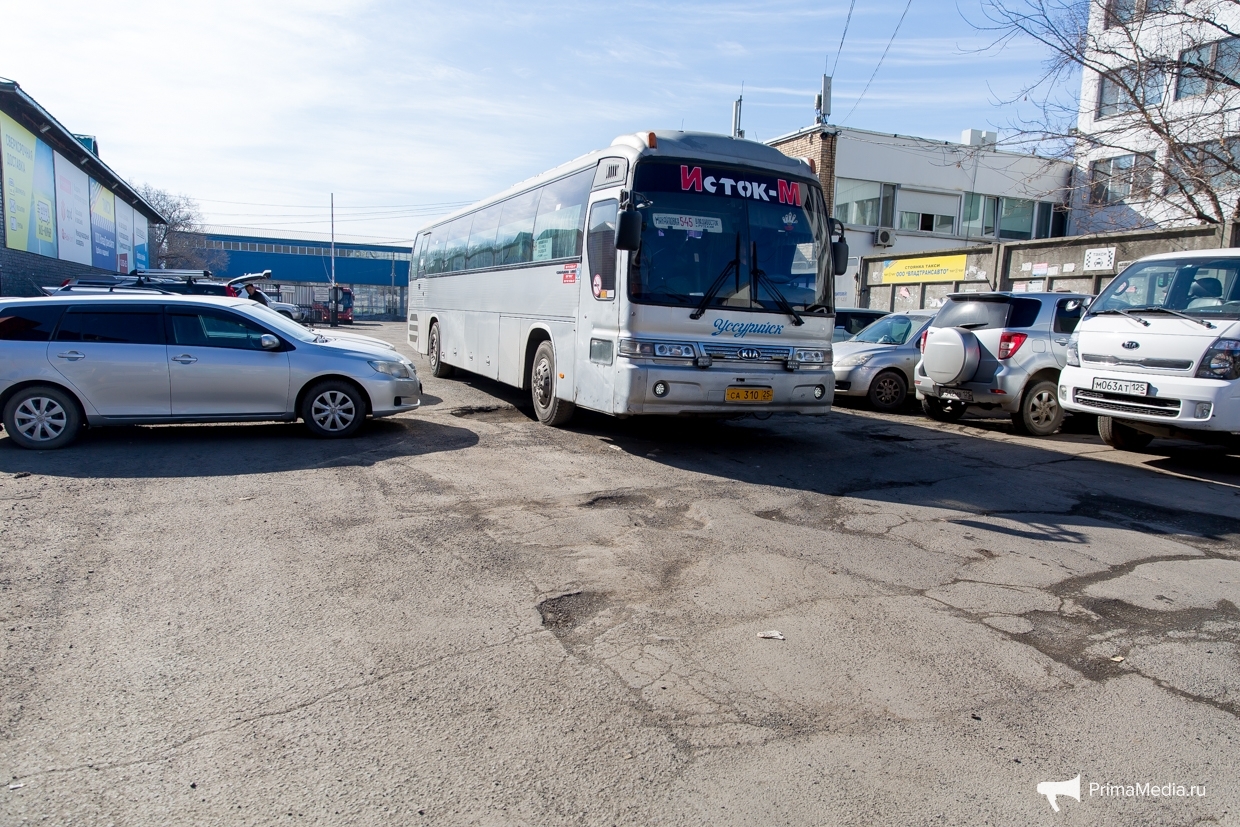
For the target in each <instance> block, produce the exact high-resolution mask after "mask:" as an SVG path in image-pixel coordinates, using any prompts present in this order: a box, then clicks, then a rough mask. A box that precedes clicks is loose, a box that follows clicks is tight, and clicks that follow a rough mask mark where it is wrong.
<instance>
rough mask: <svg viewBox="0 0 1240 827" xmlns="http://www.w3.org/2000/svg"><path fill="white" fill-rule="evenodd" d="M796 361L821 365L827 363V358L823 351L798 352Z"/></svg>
mask: <svg viewBox="0 0 1240 827" xmlns="http://www.w3.org/2000/svg"><path fill="white" fill-rule="evenodd" d="M796 360H797V361H798V362H811V363H813V364H821V363H822V362H824V361H826V358H825V356H824V354H823V352H822V351H821V350H798V351H797V352H796Z"/></svg>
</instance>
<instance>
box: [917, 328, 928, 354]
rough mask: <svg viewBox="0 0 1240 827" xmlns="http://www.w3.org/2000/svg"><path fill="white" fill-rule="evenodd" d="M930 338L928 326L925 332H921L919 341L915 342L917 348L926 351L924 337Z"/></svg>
mask: <svg viewBox="0 0 1240 827" xmlns="http://www.w3.org/2000/svg"><path fill="white" fill-rule="evenodd" d="M929 338H930V328H926V332H925V333H922V334H921V341H920V342H918V343H917V349H918V350H920V351H921V352H922V353H925V352H926V339H929Z"/></svg>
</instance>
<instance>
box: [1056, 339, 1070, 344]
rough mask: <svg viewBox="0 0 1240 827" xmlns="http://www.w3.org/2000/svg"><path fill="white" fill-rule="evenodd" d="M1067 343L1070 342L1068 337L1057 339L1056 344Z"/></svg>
mask: <svg viewBox="0 0 1240 827" xmlns="http://www.w3.org/2000/svg"><path fill="white" fill-rule="evenodd" d="M1067 343H1068V340H1067V339H1056V340H1055V344H1057V345H1066V344H1067Z"/></svg>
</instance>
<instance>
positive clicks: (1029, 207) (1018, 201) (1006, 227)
mask: <svg viewBox="0 0 1240 827" xmlns="http://www.w3.org/2000/svg"><path fill="white" fill-rule="evenodd" d="M1036 211H1037V202H1035V201H1031V200H1029V199H1027V198H1004V199H1003V200H1002V203H1001V205H1000V207H999V238H1005V239H1014V240H1017V241H1023V240H1026V239H1030V238H1033V219H1034V214H1035V213H1036Z"/></svg>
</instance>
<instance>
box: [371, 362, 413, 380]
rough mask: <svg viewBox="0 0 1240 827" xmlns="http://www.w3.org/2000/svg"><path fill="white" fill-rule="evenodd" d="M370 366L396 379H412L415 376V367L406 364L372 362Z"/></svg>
mask: <svg viewBox="0 0 1240 827" xmlns="http://www.w3.org/2000/svg"><path fill="white" fill-rule="evenodd" d="M370 366H371V367H372V368H374V369H375V370H377V371H379V373H386V374H387V375H388V376H391V377H393V378H395V379H411V378H413V376H414V369H413V365H411V364H407V363H405V362H371V363H370Z"/></svg>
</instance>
